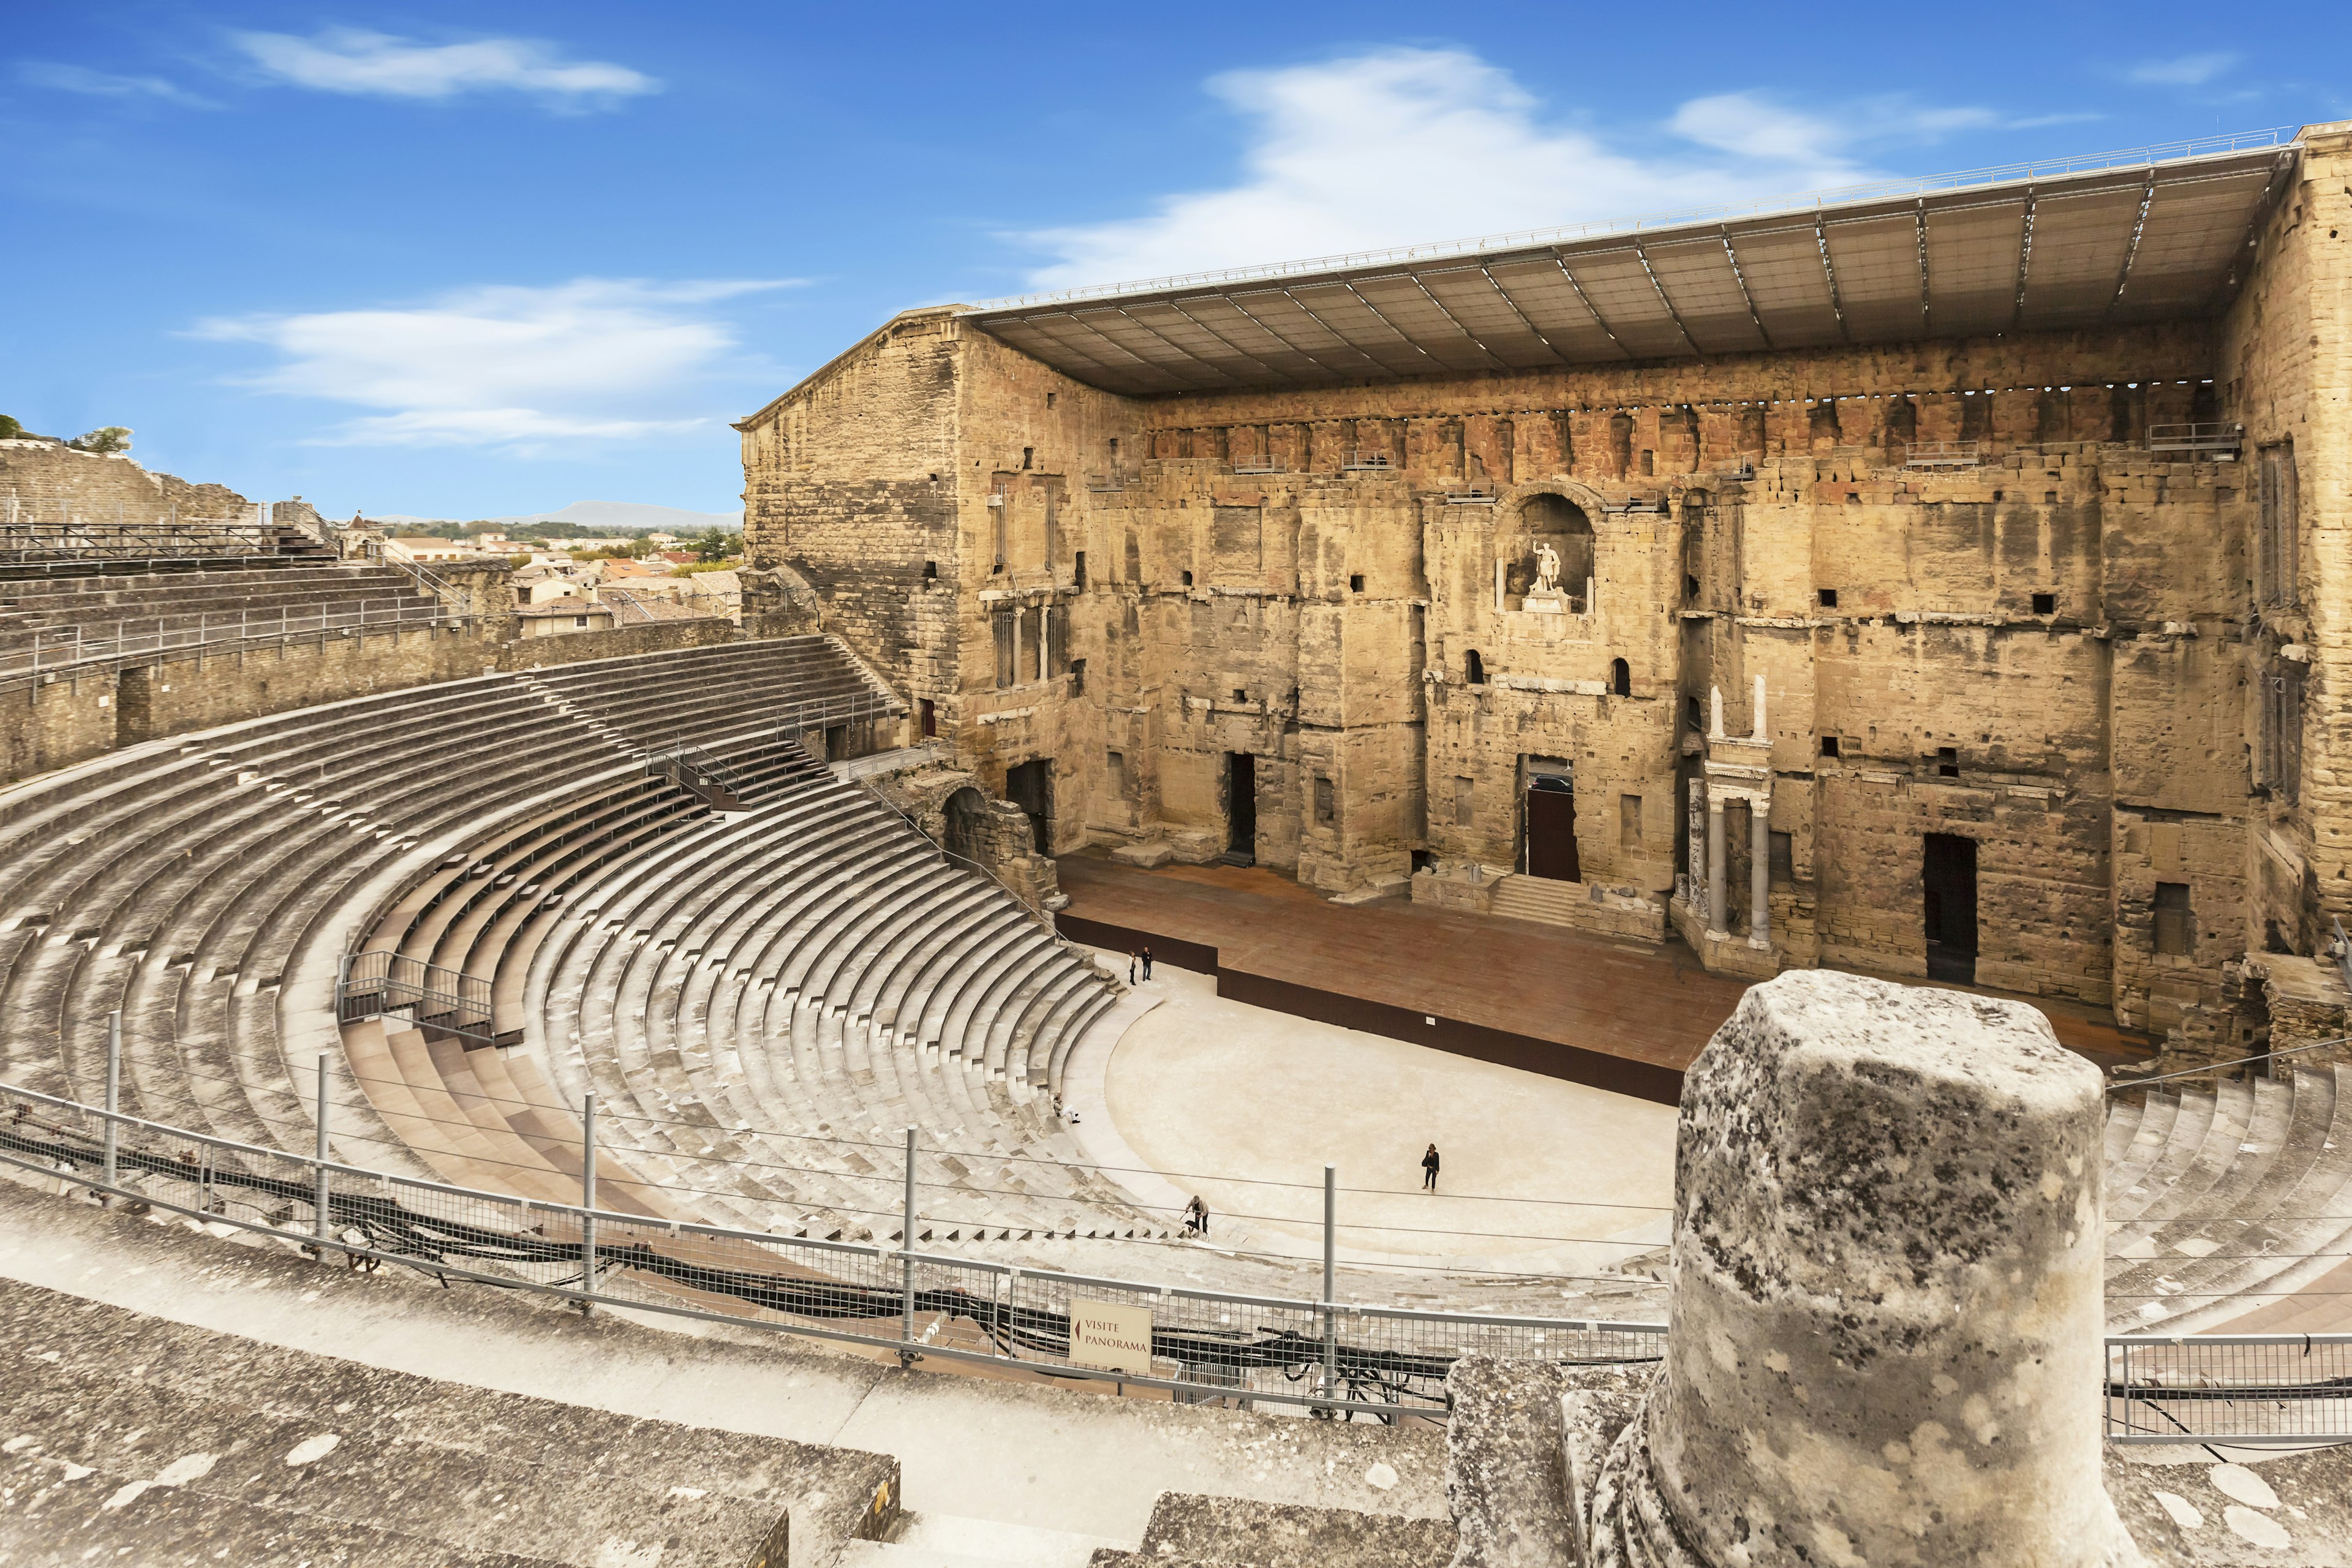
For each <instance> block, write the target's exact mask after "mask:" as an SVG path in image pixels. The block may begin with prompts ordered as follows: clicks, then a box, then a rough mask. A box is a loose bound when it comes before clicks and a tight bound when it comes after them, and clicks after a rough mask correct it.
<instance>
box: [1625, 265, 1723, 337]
mask: <svg viewBox="0 0 2352 1568" xmlns="http://www.w3.org/2000/svg"><path fill="white" fill-rule="evenodd" d="M1633 259H1634V260H1636V261H1638V262H1640V263H1641V264H1642V276H1643V277H1644V278H1647V279H1649V280H1650V287H1651V288H1653V289H1656V290H1657V291H1658V303H1659V304H1661V305H1664V307H1665V308H1666V320H1668V321H1672V322H1673V323H1674V324H1675V331H1677V332H1680V333H1681V334H1682V339H1683V347H1685V348H1686V349H1688V350H1690V352H1691V353H1693V354H1696V355H1697V357H1698V358H1700V359H1705V358H1706V354H1705V353H1701V352H1700V349H1699V346H1698V342H1697V341H1696V339H1694V338H1693V337H1692V336H1691V335H1690V329H1689V328H1688V327H1685V326H1684V325H1683V313H1682V312H1681V311H1680V310H1675V302H1674V301H1673V300H1669V299H1667V298H1666V286H1665V285H1664V284H1663V283H1661V282H1659V281H1658V274H1657V271H1656V269H1655V268H1652V267H1651V265H1650V253H1649V252H1648V251H1646V250H1644V249H1643V248H1642V243H1641V241H1639V240H1635V241H1634V242H1633Z"/></svg>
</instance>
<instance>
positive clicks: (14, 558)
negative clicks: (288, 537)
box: [0, 518, 280, 565]
mask: <svg viewBox="0 0 2352 1568" xmlns="http://www.w3.org/2000/svg"><path fill="white" fill-rule="evenodd" d="M278 543H279V531H278V529H277V528H275V527H272V526H269V525H267V524H262V523H247V522H182V521H178V520H177V519H173V518H158V519H155V520H154V521H149V522H113V523H104V522H75V521H64V522H35V521H26V520H11V521H0V562H5V563H11V564H14V563H33V562H38V563H47V564H51V565H67V564H71V563H82V562H87V563H113V562H122V561H151V560H169V561H181V560H210V559H214V558H217V557H231V558H243V557H247V556H256V555H276V554H278V553H280V551H279V548H278Z"/></svg>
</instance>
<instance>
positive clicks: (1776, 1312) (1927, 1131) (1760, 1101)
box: [1588, 970, 2141, 1568]
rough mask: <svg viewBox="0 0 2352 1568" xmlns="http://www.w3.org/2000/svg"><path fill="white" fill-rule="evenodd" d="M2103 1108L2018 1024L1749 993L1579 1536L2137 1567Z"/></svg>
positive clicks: (1801, 1556)
mask: <svg viewBox="0 0 2352 1568" xmlns="http://www.w3.org/2000/svg"><path fill="white" fill-rule="evenodd" d="M2099 1089H2100V1085H2099V1075H2098V1072H2097V1070H2096V1069H2095V1068H2093V1067H2092V1066H2091V1065H2090V1064H2089V1063H2088V1062H2085V1061H2084V1060H2083V1059H2082V1058H2078V1057H2076V1056H2074V1055H2073V1054H2072V1053H2070V1052H2068V1051H2067V1050H2065V1049H2064V1048H2063V1047H2060V1046H2059V1044H2058V1043H2057V1040H2056V1039H2055V1037H2053V1035H2052V1034H2051V1032H2050V1026H2049V1025H2048V1023H2047V1022H2046V1021H2045V1020H2044V1019H2043V1018H2042V1016H2041V1015H2040V1014H2039V1013H2037V1012H2035V1011H2034V1010H2033V1009H2032V1008H2030V1007H2027V1006H2024V1005H2021V1004H2018V1003H2011V1002H1994V1001H1989V1000H1986V999H1983V998H1980V997H1976V996H1969V995H1963V994H1957V993H1952V992H1945V991H1929V990H1921V989H1914V988H1911V987H1908V986H1902V985H1895V984H1889V983H1887V982H1885V981H1879V980H1869V979H1864V978H1861V977H1859V976H1855V975H1847V974H1839V973H1831V972H1827V971H1822V970H1803V971H1796V972H1792V973H1787V974H1783V975H1781V976H1780V977H1779V978H1778V979H1775V980H1770V981H1767V982H1766V983H1764V984H1761V985H1758V986H1756V987H1754V988H1753V989H1752V990H1750V991H1749V992H1748V994H1747V996H1746V997H1745V998H1743V999H1742V1001H1741V1003H1740V1005H1739V1010H1738V1013H1736V1014H1734V1015H1733V1016H1732V1018H1731V1020H1730V1022H1728V1023H1727V1024H1726V1025H1724V1026H1723V1027H1722V1028H1721V1029H1719V1030H1717V1032H1716V1036H1715V1038H1714V1039H1713V1040H1712V1041H1711V1042H1709V1044H1708V1046H1707V1047H1706V1050H1705V1051H1704V1052H1702V1053H1701V1054H1700V1056H1699V1058H1698V1060H1697V1062H1696V1064H1694V1066H1693V1067H1692V1069H1691V1072H1690V1075H1689V1077H1688V1079H1686V1080H1685V1086H1684V1089H1683V1099H1682V1118H1681V1123H1680V1128H1679V1131H1678V1134H1677V1146H1676V1150H1675V1235H1674V1249H1675V1253H1674V1256H1675V1300H1674V1311H1673V1319H1672V1321H1673V1328H1672V1330H1671V1331H1670V1332H1669V1333H1668V1335H1667V1341H1666V1355H1665V1365H1664V1368H1663V1370H1662V1371H1661V1373H1660V1374H1659V1377H1658V1381H1657V1382H1656V1383H1655V1384H1654V1385H1653V1387H1652V1388H1651V1390H1650V1393H1649V1394H1648V1395H1647V1398H1646V1401H1645V1404H1644V1407H1643V1410H1642V1411H1641V1412H1640V1413H1639V1414H1637V1415H1635V1416H1634V1417H1633V1420H1632V1421H1631V1422H1630V1423H1629V1424H1628V1425H1627V1426H1625V1427H1624V1429H1623V1431H1622V1434H1621V1435H1620V1436H1619V1438H1618V1440H1617V1442H1616V1444H1615V1445H1614V1447H1612V1448H1611V1450H1610V1451H1609V1454H1608V1457H1607V1460H1606V1462H1605V1463H1604V1464H1603V1465H1602V1467H1601V1475H1600V1477H1599V1478H1598V1489H1597V1490H1596V1492H1595V1493H1594V1496H1593V1500H1592V1506H1591V1514H1590V1515H1589V1516H1588V1517H1589V1518H1590V1519H1591V1522H1592V1526H1593V1529H1594V1531H1595V1532H1596V1534H1598V1533H1599V1532H1601V1531H1616V1532H1618V1533H1619V1534H1620V1535H1621V1536H1634V1535H1638V1536H1640V1537H1641V1538H1642V1539H1643V1543H1644V1544H1645V1546H1646V1547H1647V1548H1648V1555H1649V1556H1650V1558H1651V1560H1653V1561H1656V1562H1662V1563H1663V1562H1675V1561H1684V1562H1687V1561H1691V1560H1693V1559H1695V1560H1696V1561H1697V1562H1699V1563H1706V1564H1709V1565H1711V1568H1730V1565H1732V1564H1739V1565H1741V1568H1767V1565H1775V1564H1788V1565H1790V1568H1793V1565H1795V1564H1798V1563H1806V1564H1812V1565H1816V1568H1818V1565H1820V1564H1826V1563H1836V1564H1846V1565H1852V1564H1863V1563H1866V1564H1868V1565H1869V1568H1898V1565H1918V1568H1926V1565H1928V1564H1949V1563H2001V1564H2004V1565H2005V1568H2091V1565H2094V1564H2098V1565H2110V1568H2112V1565H2119V1564H2129V1563H2138V1562H2140V1561H2141V1559H2140V1557H2139V1553H2138V1551H2137V1548H2136V1547H2135V1546H2134V1545H2133V1544H2132V1542H2131V1541H2130V1539H2129V1537H2128V1536H2126V1533H2125V1531H2124V1529H2123V1526H2122V1525H2121V1523H2120V1522H2118V1521H2117V1519H2116V1511H2115V1508H2114V1506H2113V1505H2112V1504H2111V1503H2110V1502H2109V1500H2108V1498H2107V1494H2106V1490H2105V1487H2104V1486H2103V1485H2102V1484H2101V1479H2100V1462H2101V1453H2100V1441H2101V1439H2100V1412H2101V1404H2100V1393H2099V1391H2100V1384H2101V1377H2102V1374H2103V1370H2104V1368H2103V1359H2102V1358H2103V1355H2104V1347H2103V1342H2102V1338H2101V1310H2102V1306H2103V1294H2102V1281H2101V1253H2102V1250H2103V1237H2102V1226H2101V1223H2100V1220H2101V1205H2100V1191H2099V1182H2100V1177H2101V1175H2102V1173H2103V1171H2104V1163H2103V1161H2102V1158H2101V1148H2100V1133H2101V1127H2102V1121H2101V1109H2102V1108H2101V1104H2100V1092H2099Z"/></svg>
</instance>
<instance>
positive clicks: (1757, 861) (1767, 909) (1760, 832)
mask: <svg viewBox="0 0 2352 1568" xmlns="http://www.w3.org/2000/svg"><path fill="white" fill-rule="evenodd" d="M1748 945H1749V946H1751V947H1769V946H1771V945H1772V808H1771V806H1770V805H1769V803H1767V802H1765V801H1762V800H1751V801H1749V802H1748Z"/></svg>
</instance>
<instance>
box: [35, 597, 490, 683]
mask: <svg viewBox="0 0 2352 1568" xmlns="http://www.w3.org/2000/svg"><path fill="white" fill-rule="evenodd" d="M474 618H475V617H473V616H467V615H460V614H457V613H455V612H452V611H450V610H448V609H447V608H446V607H445V606H444V605H442V604H441V603H440V602H439V601H438V600H436V602H434V603H433V604H430V605H420V604H415V603H413V602H411V601H408V600H404V599H392V600H372V599H361V600H357V601H354V602H352V603H350V604H346V605H331V604H330V605H320V606H318V607H317V608H316V609H313V610H307V611H303V612H300V613H299V614H298V613H296V612H293V611H289V610H288V609H286V608H285V607H283V606H281V607H280V608H279V610H278V613H277V615H276V616H269V615H267V614H262V613H258V612H256V611H252V610H239V611H238V612H236V616H235V618H234V619H232V618H231V617H230V616H228V615H227V613H226V612H222V613H221V614H219V615H215V614H214V613H212V612H210V611H200V612H199V613H197V614H196V615H194V616H152V617H142V620H140V621H116V622H114V623H112V631H111V633H110V635H107V636H103V637H100V636H92V635H89V628H87V627H85V626H82V625H80V624H79V623H77V624H75V625H73V626H32V627H28V628H25V629H26V630H29V631H30V632H31V634H32V637H31V642H30V646H29V647H19V648H13V649H5V650H0V689H5V688H7V687H11V686H18V685H26V684H38V683H39V682H40V681H42V680H44V679H55V678H57V677H58V676H62V675H67V674H70V673H77V672H80V671H84V670H89V671H96V670H98V669H100V668H105V667H108V666H110V665H124V664H137V663H141V662H143V661H146V660H149V659H160V658H165V657H167V656H170V655H174V654H185V653H194V652H201V651H204V650H206V649H213V648H230V647H240V646H244V645H248V644H268V643H273V642H275V643H280V644H283V643H286V642H289V641H292V640H294V639H295V638H298V637H299V638H309V637H330V636H333V635H336V634H339V633H340V634H341V635H344V636H352V635H357V636H359V637H366V635H367V634H368V633H369V632H372V631H392V632H400V631H404V630H410V629H414V628H418V627H430V626H463V625H470V624H471V623H472V621H473V620H474ZM142 622H152V624H151V625H149V626H148V629H145V630H140V629H138V628H139V627H140V626H142ZM0 636H5V626H0Z"/></svg>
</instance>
